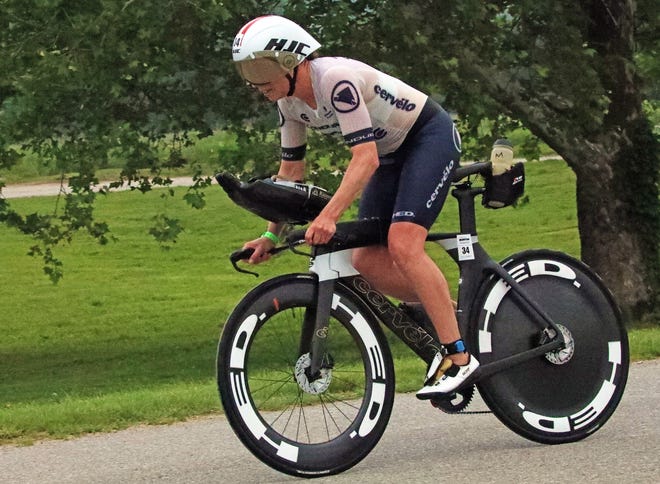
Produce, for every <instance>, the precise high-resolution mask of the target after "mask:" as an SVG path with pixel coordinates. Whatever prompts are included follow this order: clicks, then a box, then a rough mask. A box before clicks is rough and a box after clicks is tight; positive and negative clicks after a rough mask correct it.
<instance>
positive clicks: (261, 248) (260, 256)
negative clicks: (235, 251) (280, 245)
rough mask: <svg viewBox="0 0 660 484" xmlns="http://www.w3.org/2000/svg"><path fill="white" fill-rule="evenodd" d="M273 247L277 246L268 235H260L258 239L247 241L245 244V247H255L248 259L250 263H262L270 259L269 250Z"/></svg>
mask: <svg viewBox="0 0 660 484" xmlns="http://www.w3.org/2000/svg"><path fill="white" fill-rule="evenodd" d="M273 247H275V244H274V243H273V241H272V240H270V239H267V238H266V237H259V238H258V239H254V240H251V241H250V242H246V243H245V245H244V246H243V248H244V249H247V248H252V249H254V253H253V254H252V255H251V256H250V258H249V259H248V260H247V262H248V263H249V264H260V263H261V262H265V261H267V260H268V259H270V253H269V251H270V250H271V249H272V248H273Z"/></svg>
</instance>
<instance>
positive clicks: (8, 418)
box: [0, 161, 660, 443]
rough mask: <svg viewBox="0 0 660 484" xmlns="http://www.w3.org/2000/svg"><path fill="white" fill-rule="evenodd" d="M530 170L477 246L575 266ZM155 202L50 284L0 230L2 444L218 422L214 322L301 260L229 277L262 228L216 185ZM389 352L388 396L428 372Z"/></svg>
mask: <svg viewBox="0 0 660 484" xmlns="http://www.w3.org/2000/svg"><path fill="white" fill-rule="evenodd" d="M527 171H528V184H527V188H528V189H527V194H528V196H529V199H530V203H528V204H524V205H522V206H521V207H520V208H517V209H511V208H509V209H505V210H498V211H490V210H479V211H478V218H479V227H480V240H481V241H482V243H483V244H484V246H485V247H486V249H487V250H488V251H489V252H490V253H491V255H493V256H494V257H495V258H496V259H501V258H503V257H504V256H506V255H507V254H510V253H513V252H516V251H519V250H523V249H526V248H530V247H547V248H553V249H556V250H562V251H565V252H568V253H570V254H572V255H575V256H579V240H578V233H577V221H576V216H575V200H574V179H573V176H572V173H571V172H570V171H569V170H568V169H567V168H565V166H564V165H563V164H562V163H561V162H555V161H548V162H542V163H530V164H529V165H528V170H527ZM160 193H161V192H158V191H154V192H152V193H148V194H146V195H142V194H139V193H131V192H121V193H115V194H112V195H111V196H110V197H107V198H102V199H100V200H99V203H98V207H97V215H96V216H97V218H98V219H99V220H105V221H107V222H108V223H109V224H110V226H111V229H112V232H113V234H114V235H115V236H116V237H117V238H118V240H117V242H112V243H110V244H109V245H107V246H99V245H98V244H96V243H95V242H94V241H92V240H90V239H89V238H88V237H85V236H82V235H81V236H79V237H77V239H76V240H74V241H73V243H72V244H71V245H69V246H64V247H61V248H59V249H58V250H57V254H56V255H57V256H58V257H59V258H61V259H62V260H63V262H64V264H65V265H64V269H65V276H64V279H63V280H62V281H61V282H60V283H59V284H58V285H56V286H54V285H52V284H51V283H50V282H49V280H48V279H47V278H46V277H45V276H44V275H43V273H42V269H41V262H40V260H38V259H33V258H30V257H28V256H27V255H26V253H27V251H28V248H29V246H30V245H31V241H30V240H29V239H26V238H25V237H24V236H22V235H20V234H18V233H17V232H15V231H13V230H10V229H8V228H6V227H5V226H0V277H1V278H2V282H3V283H2V284H1V285H0V308H1V316H0V329H1V330H2V339H1V340H0V443H8V442H14V443H29V442H32V441H34V440H36V439H41V438H45V437H50V438H52V437H55V438H65V437H67V436H71V435H78V434H81V433H85V432H96V431H107V430H113V429H119V428H124V427H127V426H130V425H135V424H138V423H163V422H171V421H175V420H180V419H185V418H187V417H190V416H193V415H200V414H208V413H214V412H220V411H221V407H220V403H219V399H218V396H217V391H216V388H215V383H214V378H215V353H216V346H217V340H218V335H219V331H220V329H221V327H222V324H223V322H224V321H225V319H226V318H227V316H228V314H229V312H230V311H231V309H232V308H233V306H234V305H235V304H236V303H237V302H238V301H239V299H240V298H241V296H242V295H243V294H245V293H246V292H247V291H248V290H249V289H250V288H252V287H253V286H254V285H255V284H256V283H258V282H261V281H263V280H265V279H266V278H268V277H270V276H273V275H275V274H280V273H285V272H305V271H306V270H307V267H308V261H307V259H306V258H304V257H299V256H295V255H292V254H288V253H286V254H283V255H282V256H280V257H278V258H275V259H274V260H273V261H272V262H270V263H268V264H266V265H262V266H259V267H258V268H257V270H258V272H260V274H261V277H260V278H259V279H255V278H254V277H252V276H248V275H241V274H238V273H236V272H234V271H233V270H232V269H231V266H230V264H229V262H228V260H227V255H228V254H229V253H230V252H231V251H232V250H234V249H235V248H238V247H240V246H241V245H242V243H243V242H244V241H245V240H248V239H249V238H252V237H253V236H255V235H257V234H259V233H260V232H261V231H263V228H264V222H263V221H261V220H260V219H258V218H257V217H255V216H253V215H251V214H248V213H246V212H243V211H241V210H240V209H238V208H236V207H235V206H233V205H232V204H231V203H230V202H229V201H228V199H227V197H226V196H225V195H224V193H223V192H222V191H221V190H220V189H218V188H217V187H213V189H211V190H210V191H209V192H208V195H207V202H208V206H207V208H206V209H204V210H202V211H196V210H193V209H190V208H188V207H187V206H186V205H185V203H184V202H183V201H181V200H180V197H178V198H176V199H163V198H162V197H161V196H160ZM177 194H178V195H181V194H183V190H182V189H179V190H177ZM11 205H12V206H13V207H15V208H16V209H17V210H19V211H20V212H22V213H29V212H32V211H35V210H38V211H40V212H51V211H52V210H53V208H54V205H55V201H54V198H49V197H46V198H34V199H16V200H11ZM161 211H166V212H167V214H168V216H174V217H178V218H180V219H181V220H182V222H183V224H184V225H185V231H184V232H183V234H182V235H181V236H180V238H179V241H178V242H177V243H176V244H175V245H174V247H173V248H172V249H171V250H167V251H165V250H162V249H160V248H159V247H158V245H157V244H156V243H155V241H153V239H152V238H151V236H150V235H148V229H149V227H150V224H151V219H152V217H153V216H154V215H155V214H157V213H159V212H161ZM455 214H456V210H455V203H453V201H451V200H450V201H449V202H448V205H447V209H446V211H445V213H443V215H442V216H441V218H440V219H439V221H438V222H437V223H436V226H435V227H434V229H435V230H438V231H451V230H454V229H455V228H456V223H455V220H454V219H455ZM430 252H431V254H432V255H433V257H434V258H436V259H437V260H438V261H439V262H440V263H441V265H442V267H443V269H445V271H446V274H447V277H448V279H449V281H450V282H451V284H452V286H453V287H455V285H456V284H455V282H456V279H457V273H456V271H455V269H454V268H453V265H452V264H451V263H450V262H448V259H447V257H446V256H445V255H444V254H443V253H442V252H441V250H440V249H439V248H437V247H432V248H431V249H430ZM659 334H660V332H659V331H658V330H656V329H652V328H651V329H642V330H635V331H632V332H631V336H630V340H631V346H632V349H633V356H634V358H636V359H639V358H656V357H658V356H660V341H659V340H660V336H659ZM389 339H390V340H391V341H393V338H392V337H391V335H390V336H389ZM393 343H394V344H393V353H394V355H395V358H396V368H397V388H398V390H399V391H409V390H412V389H414V388H415V387H416V386H417V385H418V384H419V379H420V373H422V372H423V371H424V365H423V364H422V363H421V362H420V361H418V360H417V359H415V358H414V357H413V356H412V352H410V350H408V349H407V348H404V347H403V346H402V345H401V344H400V343H398V342H394V341H393Z"/></svg>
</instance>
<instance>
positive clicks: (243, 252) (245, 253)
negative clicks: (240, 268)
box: [229, 247, 254, 263]
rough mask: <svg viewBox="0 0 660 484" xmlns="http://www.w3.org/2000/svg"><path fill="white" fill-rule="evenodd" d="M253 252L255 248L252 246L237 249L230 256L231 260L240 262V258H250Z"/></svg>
mask: <svg viewBox="0 0 660 484" xmlns="http://www.w3.org/2000/svg"><path fill="white" fill-rule="evenodd" d="M252 254H254V249H253V248H252V247H248V248H246V249H239V250H235V251H234V252H232V253H231V255H230V256H229V260H230V261H231V262H232V263H234V262H238V261H239V260H243V259H249V258H250V257H251V256H252Z"/></svg>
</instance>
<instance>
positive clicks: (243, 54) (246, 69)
mask: <svg viewBox="0 0 660 484" xmlns="http://www.w3.org/2000/svg"><path fill="white" fill-rule="evenodd" d="M319 47H321V44H319V43H318V41H317V40H316V39H315V38H314V37H312V36H311V35H309V34H308V33H307V32H306V31H305V30H304V29H303V28H302V27H301V26H300V25H298V24H297V23H295V22H292V21H291V20H289V19H286V18H284V17H279V16H277V15H266V16H263V17H257V18H255V19H254V20H252V21H250V22H248V23H247V24H245V25H244V26H243V27H242V28H241V30H239V31H238V34H236V37H235V38H234V45H233V47H232V55H233V58H234V62H235V63H236V67H237V68H238V72H239V74H240V75H241V77H243V79H245V80H246V81H247V82H249V83H250V84H256V85H259V84H266V83H268V82H271V81H273V80H274V79H276V78H278V77H280V76H282V75H285V74H286V75H288V74H289V72H290V71H291V70H293V69H294V68H295V67H296V66H298V65H299V64H300V63H301V62H302V61H303V60H305V58H307V56H309V55H310V54H311V53H312V52H314V51H315V50H317V49H318V48H319Z"/></svg>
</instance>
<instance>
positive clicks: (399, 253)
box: [387, 222, 427, 266]
mask: <svg viewBox="0 0 660 484" xmlns="http://www.w3.org/2000/svg"><path fill="white" fill-rule="evenodd" d="M426 235H427V231H426V229H425V228H424V227H422V226H420V225H417V224H413V223H410V222H399V223H396V224H392V226H391V227H390V232H389V235H388V239H387V243H388V248H389V252H390V256H391V257H392V260H394V262H395V263H396V264H397V265H399V266H404V265H406V263H407V262H408V261H409V260H411V259H414V258H416V257H418V256H420V255H421V254H422V253H424V242H425V240H426Z"/></svg>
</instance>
